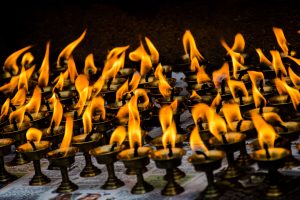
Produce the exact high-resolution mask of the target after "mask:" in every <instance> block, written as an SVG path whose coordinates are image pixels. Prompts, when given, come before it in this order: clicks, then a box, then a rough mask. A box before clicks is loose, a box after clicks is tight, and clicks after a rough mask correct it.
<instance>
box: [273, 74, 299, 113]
mask: <svg viewBox="0 0 300 200" xmlns="http://www.w3.org/2000/svg"><path fill="white" fill-rule="evenodd" d="M275 85H276V88H277V90H278V93H279V94H283V93H287V94H288V95H289V96H290V98H291V100H292V103H293V106H294V108H295V110H297V106H298V104H299V103H300V92H299V90H297V89H295V88H292V87H290V86H289V85H288V84H287V83H286V82H285V81H282V80H280V79H278V78H276V79H275Z"/></svg>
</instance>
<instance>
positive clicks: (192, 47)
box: [182, 30, 204, 61]
mask: <svg viewBox="0 0 300 200" xmlns="http://www.w3.org/2000/svg"><path fill="white" fill-rule="evenodd" d="M182 43H183V48H184V52H185V54H186V55H189V56H190V60H191V61H192V59H193V58H197V59H198V60H199V61H203V60H204V57H203V56H202V55H201V53H200V52H199V50H198V49H197V45H196V42H195V39H194V37H193V35H192V33H191V31H190V30H186V31H185V33H184V35H183V37H182Z"/></svg>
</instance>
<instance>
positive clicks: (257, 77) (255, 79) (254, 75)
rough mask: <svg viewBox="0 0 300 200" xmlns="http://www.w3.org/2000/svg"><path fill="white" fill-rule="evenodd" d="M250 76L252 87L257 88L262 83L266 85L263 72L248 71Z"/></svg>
mask: <svg viewBox="0 0 300 200" xmlns="http://www.w3.org/2000/svg"><path fill="white" fill-rule="evenodd" d="M248 74H249V77H250V80H251V82H252V85H255V86H256V87H257V86H258V85H259V84H260V82H261V81H262V82H263V85H264V84H265V78H264V74H263V73H262V72H257V71H248Z"/></svg>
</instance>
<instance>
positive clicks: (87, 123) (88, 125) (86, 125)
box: [82, 105, 93, 134]
mask: <svg viewBox="0 0 300 200" xmlns="http://www.w3.org/2000/svg"><path fill="white" fill-rule="evenodd" d="M82 122H83V130H84V134H88V133H90V132H91V131H92V126H93V124H92V112H91V105H89V106H88V107H86V109H85V111H84V113H83V115H82Z"/></svg>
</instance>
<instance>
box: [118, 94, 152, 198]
mask: <svg viewBox="0 0 300 200" xmlns="http://www.w3.org/2000/svg"><path fill="white" fill-rule="evenodd" d="M128 112H129V119H128V138H129V145H130V148H129V149H126V150H123V151H122V152H120V153H119V154H118V156H117V158H118V159H119V160H121V161H122V162H123V163H124V166H125V167H126V168H127V169H133V170H135V172H136V176H137V183H136V184H135V186H134V187H133V188H132V190H131V193H132V194H144V193H146V192H150V191H152V190H153V186H152V185H150V184H149V183H147V182H145V181H144V178H143V169H144V168H145V166H146V165H148V164H149V162H150V161H149V157H148V155H149V153H150V151H151V150H152V149H151V148H150V147H142V131H141V128H140V116H139V112H138V108H137V97H135V96H133V97H132V98H131V100H130V102H129V104H128Z"/></svg>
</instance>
